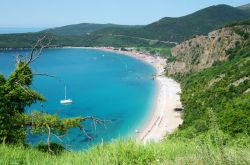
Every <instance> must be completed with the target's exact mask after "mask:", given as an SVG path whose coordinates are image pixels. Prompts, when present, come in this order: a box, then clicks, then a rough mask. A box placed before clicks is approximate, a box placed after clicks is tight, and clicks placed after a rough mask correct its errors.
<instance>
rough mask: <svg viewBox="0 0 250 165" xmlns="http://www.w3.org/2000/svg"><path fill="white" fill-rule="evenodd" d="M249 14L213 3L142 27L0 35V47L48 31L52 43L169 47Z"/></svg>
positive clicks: (18, 45)
mask: <svg viewBox="0 0 250 165" xmlns="http://www.w3.org/2000/svg"><path fill="white" fill-rule="evenodd" d="M249 17H250V13H248V12H246V10H245V7H244V8H234V7H231V6H228V5H217V6H211V7H208V8H205V9H202V10H199V11H197V12H195V13H192V14H189V15H186V16H183V17H178V18H170V17H166V18H162V19H161V20H159V21H156V22H153V23H151V24H149V25H144V26H126V25H114V24H87V23H83V24H77V25H68V26H63V27H58V28H53V29H47V30H44V31H41V32H38V33H28V34H8V35H0V48H23V47H30V46H31V45H32V44H34V41H35V40H36V39H37V38H38V37H39V36H42V35H44V33H48V36H49V38H51V40H52V46H113V47H173V46H175V45H176V42H182V41H184V40H186V39H189V38H192V37H193V36H194V35H205V34H207V33H208V32H209V31H211V30H214V29H216V28H218V27H221V26H223V25H225V24H228V23H232V22H237V21H240V20H244V19H247V18H249Z"/></svg>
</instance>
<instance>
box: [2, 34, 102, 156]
mask: <svg viewBox="0 0 250 165" xmlns="http://www.w3.org/2000/svg"><path fill="white" fill-rule="evenodd" d="M45 42H48V41H46V38H45V37H43V38H41V39H39V40H38V41H37V43H36V44H35V45H34V47H33V48H32V49H31V52H30V54H29V56H28V58H22V57H21V56H18V57H17V60H16V67H15V69H14V71H13V72H12V73H11V75H10V76H9V78H8V79H6V78H4V76H3V75H1V74H0V141H2V142H4V143H12V144H17V143H22V144H23V143H24V139H25V130H27V129H30V130H31V131H32V133H35V134H40V133H42V134H47V135H48V139H47V144H48V150H49V151H50V152H53V151H52V150H51V148H50V138H51V136H55V137H56V138H58V139H59V140H61V139H60V135H63V134H66V133H67V130H69V129H70V128H73V127H78V128H79V129H80V130H81V131H82V132H83V134H84V135H86V136H87V137H88V138H89V139H91V137H90V136H89V135H88V134H87V133H86V132H85V130H84V126H83V125H82V122H83V121H86V120H91V121H93V122H95V123H99V124H103V123H104V121H102V120H99V119H97V118H94V117H92V116H86V117H76V118H67V119H66V118H61V119H60V118H58V116H57V115H56V114H55V115H50V114H46V113H42V112H39V111H32V112H31V113H30V114H25V113H24V111H25V107H27V106H31V105H32V104H33V103H36V102H37V101H40V102H44V101H45V98H44V97H43V96H41V95H40V94H39V93H37V92H36V91H34V90H32V89H31V88H30V85H31V83H32V79H33V77H34V76H37V75H39V76H41V75H43V76H49V75H45V74H33V73H32V70H31V69H30V68H29V64H30V63H32V62H34V61H35V60H36V59H38V58H39V56H40V54H41V51H42V50H43V49H44V48H46V47H47V46H48V44H44V43H45Z"/></svg>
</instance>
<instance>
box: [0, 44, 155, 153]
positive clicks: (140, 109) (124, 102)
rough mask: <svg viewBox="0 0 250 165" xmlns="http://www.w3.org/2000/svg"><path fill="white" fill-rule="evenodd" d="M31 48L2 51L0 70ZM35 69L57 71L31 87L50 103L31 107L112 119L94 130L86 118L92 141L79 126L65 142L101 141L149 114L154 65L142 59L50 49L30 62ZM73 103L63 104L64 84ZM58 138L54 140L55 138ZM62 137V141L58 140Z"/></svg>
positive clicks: (126, 132)
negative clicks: (104, 126)
mask: <svg viewBox="0 0 250 165" xmlns="http://www.w3.org/2000/svg"><path fill="white" fill-rule="evenodd" d="M17 54H27V51H21V50H20V51H0V73H1V74H4V75H5V76H6V77H7V76H8V75H9V74H10V73H11V71H12V70H13V68H14V62H15V56H16V55H17ZM31 67H32V70H33V72H34V73H46V74H49V75H53V76H56V77H57V79H54V78H49V77H35V78H34V81H33V84H32V88H34V89H35V90H37V91H38V92H39V93H41V94H42V95H43V96H44V97H45V98H46V102H45V103H43V105H44V106H43V108H42V107H41V105H40V104H39V103H38V104H36V105H32V107H30V108H27V112H29V111H30V110H31V109H32V110H33V109H37V110H43V111H44V112H47V113H50V114H54V113H57V114H58V115H59V116H60V117H77V116H86V115H91V116H94V117H98V118H100V119H105V120H109V121H110V122H107V123H106V128H102V127H100V126H99V127H98V128H97V129H96V131H95V129H93V127H92V126H91V124H90V123H85V125H86V130H87V132H88V133H89V134H90V135H91V136H93V137H94V140H92V141H89V140H88V139H87V138H86V137H85V136H83V134H82V133H81V132H80V131H79V129H72V130H70V131H69V133H68V134H67V135H66V136H65V137H63V141H64V144H63V145H65V146H66V145H67V147H69V149H73V150H81V149H85V148H88V147H89V146H92V145H93V144H96V143H99V142H101V141H102V140H103V141H104V142H108V141H110V140H111V139H115V138H119V137H130V136H132V135H133V134H134V131H135V129H138V128H139V127H140V125H141V124H142V123H143V121H144V120H145V119H146V117H147V115H148V114H149V111H150V108H151V106H152V105H151V104H152V102H153V101H152V100H153V97H154V92H155V88H156V85H155V82H154V81H153V80H152V79H151V77H152V74H153V73H154V72H155V71H154V69H153V68H152V67H151V66H150V65H148V64H145V63H143V62H141V61H139V60H136V59H133V58H131V57H128V56H124V55H118V54H115V53H112V52H104V51H99V50H91V49H80V48H79V49H47V50H44V52H43V53H42V55H41V57H40V58H39V59H38V60H37V61H35V62H34V63H33V64H32V65H31ZM65 85H67V95H68V98H71V99H72V100H73V104H72V105H68V106H63V105H61V104H60V103H59V102H60V100H61V99H63V98H64V86H65ZM42 139H43V138H42V137H41V136H28V137H27V143H32V144H35V143H37V142H38V141H40V140H42ZM54 140H55V141H56V139H54ZM57 142H58V141H57Z"/></svg>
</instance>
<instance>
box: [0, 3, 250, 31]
mask: <svg viewBox="0 0 250 165" xmlns="http://www.w3.org/2000/svg"><path fill="white" fill-rule="evenodd" d="M247 3H250V0H0V4H1V6H0V20H1V21H0V27H13V26H15V27H56V26H62V25H68V24H75V23H82V22H88V23H115V24H131V25H134V24H140V25H143V24H148V23H151V22H154V21H156V20H158V19H160V18H162V17H167V16H168V17H178V16H183V15H187V14H189V13H192V12H195V11H197V10H199V9H202V8H205V7H207V6H211V5H217V4H228V5H231V6H240V5H243V4H247Z"/></svg>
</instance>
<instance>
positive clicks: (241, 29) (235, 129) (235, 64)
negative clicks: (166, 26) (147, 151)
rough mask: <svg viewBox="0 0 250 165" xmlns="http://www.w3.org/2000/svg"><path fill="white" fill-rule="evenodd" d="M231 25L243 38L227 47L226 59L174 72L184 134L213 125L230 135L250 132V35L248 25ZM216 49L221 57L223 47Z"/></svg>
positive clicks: (195, 132)
mask: <svg viewBox="0 0 250 165" xmlns="http://www.w3.org/2000/svg"><path fill="white" fill-rule="evenodd" d="M248 22H249V21H247V22H244V23H242V24H248ZM231 26H232V27H231V28H233V29H234V30H235V31H236V33H238V34H239V35H242V36H243V38H244V40H243V41H242V42H238V44H237V45H236V47H234V48H231V49H229V50H227V52H226V53H227V56H228V59H227V60H226V61H225V60H223V61H221V62H215V63H214V64H213V65H212V66H210V67H209V68H207V69H203V70H200V71H198V72H197V71H196V72H193V73H189V74H187V73H185V72H183V73H178V74H175V75H173V76H174V77H175V78H177V79H178V80H179V81H180V82H181V84H182V94H181V100H182V103H183V106H184V112H183V119H184V122H183V125H182V126H181V131H180V132H184V136H188V137H195V136H197V133H198V134H200V133H204V132H207V131H209V130H210V129H211V128H213V125H214V124H215V125H216V126H217V127H218V128H219V129H220V130H221V131H222V132H223V133H225V134H226V135H228V136H231V137H239V136H242V135H243V136H249V135H250V101H249V100H250V76H249V75H250V38H249V36H250V35H249V33H247V32H246V31H245V30H246V29H247V28H248V25H244V26H243V25H241V26H239V25H237V26H235V25H231ZM217 42H219V41H217ZM221 42H223V39H221ZM197 49H198V48H197ZM217 51H218V52H217V53H218V54H217V56H219V54H220V53H221V52H220V49H217ZM201 54H202V51H201V52H200V53H199V54H197V55H198V56H199V55H200V56H201ZM215 55H216V54H215ZM183 59H185V53H184V54H183ZM205 59H206V58H205ZM206 60H209V59H208V58H207V59H206ZM193 65H196V64H193ZM185 133H187V134H185Z"/></svg>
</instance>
